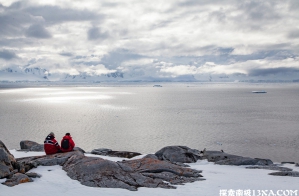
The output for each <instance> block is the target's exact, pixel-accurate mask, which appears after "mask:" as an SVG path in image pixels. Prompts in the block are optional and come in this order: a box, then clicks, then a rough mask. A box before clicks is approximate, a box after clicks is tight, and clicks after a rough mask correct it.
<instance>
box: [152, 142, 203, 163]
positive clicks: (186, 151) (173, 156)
mask: <svg viewBox="0 0 299 196" xmlns="http://www.w3.org/2000/svg"><path fill="white" fill-rule="evenodd" d="M155 155H156V156H157V157H158V159H159V160H165V161H170V162H171V163H195V162H196V161H197V160H198V159H200V158H201V156H200V151H198V150H195V149H191V148H189V147H187V146H166V147H164V148H162V149H161V150H159V151H158V152H156V153H155Z"/></svg>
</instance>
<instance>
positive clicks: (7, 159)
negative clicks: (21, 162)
mask: <svg viewBox="0 0 299 196" xmlns="http://www.w3.org/2000/svg"><path fill="white" fill-rule="evenodd" d="M15 164H16V160H15V158H14V156H13V155H12V154H11V153H10V152H9V150H8V149H7V148H6V146H5V144H4V143H3V142H2V141H1V140H0V178H6V177H8V176H9V175H10V174H11V172H12V171H13V170H14V165H15Z"/></svg>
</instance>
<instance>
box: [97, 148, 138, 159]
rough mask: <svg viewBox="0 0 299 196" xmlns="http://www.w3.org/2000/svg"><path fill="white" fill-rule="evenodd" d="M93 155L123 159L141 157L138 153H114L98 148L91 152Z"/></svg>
mask: <svg viewBox="0 0 299 196" xmlns="http://www.w3.org/2000/svg"><path fill="white" fill-rule="evenodd" d="M91 154H96V155H104V156H110V157H123V158H129V159H130V158H132V157H136V156H139V155H141V154H140V153H138V152H129V151H113V150H111V149H107V148H98V149H94V150H92V151H91Z"/></svg>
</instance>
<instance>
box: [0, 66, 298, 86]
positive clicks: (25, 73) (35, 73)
mask: <svg viewBox="0 0 299 196" xmlns="http://www.w3.org/2000/svg"><path fill="white" fill-rule="evenodd" d="M0 82H87V83H100V82H261V83H264V82H299V79H298V80H273V79H263V80H261V79H252V78H242V77H234V76H228V75H210V74H209V75H201V76H196V77H195V76H193V75H181V76H177V77H153V76H144V75H136V74H135V75H130V74H128V73H122V72H120V71H116V72H114V73H108V74H100V75H90V74H88V73H86V72H79V74H77V75H70V74H61V73H53V74H52V73H51V72H50V71H49V70H47V69H44V68H39V67H33V68H29V67H26V68H22V67H16V68H6V69H3V70H0Z"/></svg>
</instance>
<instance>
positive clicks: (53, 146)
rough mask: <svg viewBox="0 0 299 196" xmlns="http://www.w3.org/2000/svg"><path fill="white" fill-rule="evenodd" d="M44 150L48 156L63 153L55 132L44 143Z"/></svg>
mask: <svg viewBox="0 0 299 196" xmlns="http://www.w3.org/2000/svg"><path fill="white" fill-rule="evenodd" d="M44 149H45V152H46V154H47V155H50V154H55V153H59V152H62V151H61V150H60V146H59V144H58V142H57V141H56V139H55V134H54V133H53V132H51V133H50V134H49V135H48V136H47V137H46V139H45V141H44Z"/></svg>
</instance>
